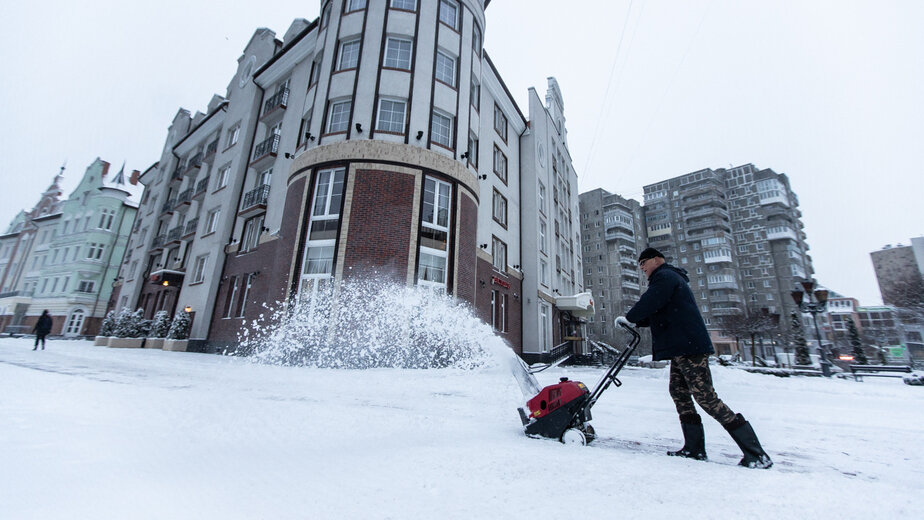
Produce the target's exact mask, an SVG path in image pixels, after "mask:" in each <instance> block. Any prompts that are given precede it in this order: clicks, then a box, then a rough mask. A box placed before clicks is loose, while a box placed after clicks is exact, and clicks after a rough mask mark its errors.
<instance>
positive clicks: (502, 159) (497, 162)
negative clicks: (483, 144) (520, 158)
mask: <svg viewBox="0 0 924 520" xmlns="http://www.w3.org/2000/svg"><path fill="white" fill-rule="evenodd" d="M494 173H495V174H497V176H498V177H500V180H502V181H504V184H507V156H506V155H504V152H502V151H501V149H500V148H498V147H497V145H494Z"/></svg>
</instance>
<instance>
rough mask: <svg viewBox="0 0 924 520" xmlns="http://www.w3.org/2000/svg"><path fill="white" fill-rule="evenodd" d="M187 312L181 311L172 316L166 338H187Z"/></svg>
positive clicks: (188, 321)
mask: <svg viewBox="0 0 924 520" xmlns="http://www.w3.org/2000/svg"><path fill="white" fill-rule="evenodd" d="M189 324H190V320H189V313H188V312H186V311H182V312H180V313H178V314H177V315H176V316H175V317H174V318H173V323H172V324H171V325H170V331H169V332H167V339H187V338H189Z"/></svg>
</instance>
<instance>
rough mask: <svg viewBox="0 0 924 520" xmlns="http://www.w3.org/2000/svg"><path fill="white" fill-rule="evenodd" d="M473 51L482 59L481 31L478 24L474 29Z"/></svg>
mask: <svg viewBox="0 0 924 520" xmlns="http://www.w3.org/2000/svg"><path fill="white" fill-rule="evenodd" d="M472 50H474V51H475V55H476V56H478V57H481V29H479V28H478V24H475V25H474V26H473V27H472Z"/></svg>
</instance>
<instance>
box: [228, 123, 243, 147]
mask: <svg viewBox="0 0 924 520" xmlns="http://www.w3.org/2000/svg"><path fill="white" fill-rule="evenodd" d="M240 136H241V125H240V124H236V125H234V126H232V127H231V129H230V130H228V140H227V141H226V142H225V148H230V147H232V146H234V145H235V143H237V139H238V138H239V137H240Z"/></svg>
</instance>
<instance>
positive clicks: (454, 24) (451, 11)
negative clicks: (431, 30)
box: [440, 0, 459, 30]
mask: <svg viewBox="0 0 924 520" xmlns="http://www.w3.org/2000/svg"><path fill="white" fill-rule="evenodd" d="M440 22H442V23H444V24H446V25H448V26H449V27H451V28H452V29H453V30H456V29H457V28H458V22H459V6H458V5H457V4H456V3H455V2H450V1H448V0H440Z"/></svg>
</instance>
